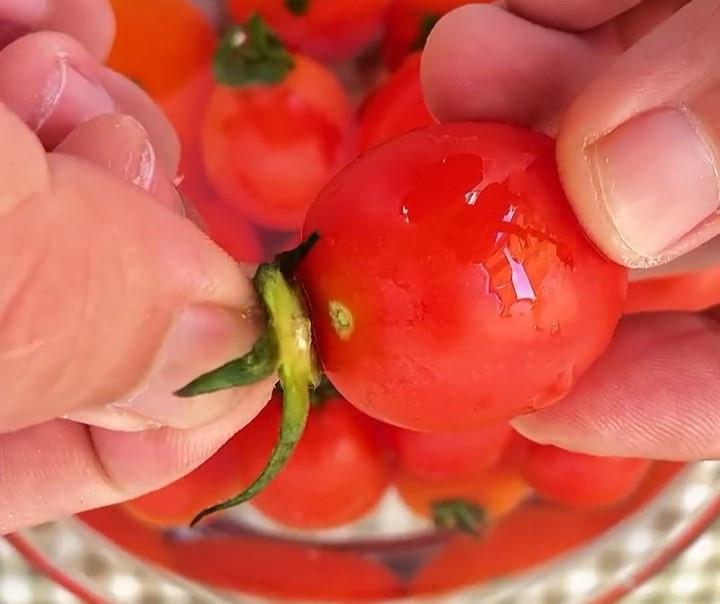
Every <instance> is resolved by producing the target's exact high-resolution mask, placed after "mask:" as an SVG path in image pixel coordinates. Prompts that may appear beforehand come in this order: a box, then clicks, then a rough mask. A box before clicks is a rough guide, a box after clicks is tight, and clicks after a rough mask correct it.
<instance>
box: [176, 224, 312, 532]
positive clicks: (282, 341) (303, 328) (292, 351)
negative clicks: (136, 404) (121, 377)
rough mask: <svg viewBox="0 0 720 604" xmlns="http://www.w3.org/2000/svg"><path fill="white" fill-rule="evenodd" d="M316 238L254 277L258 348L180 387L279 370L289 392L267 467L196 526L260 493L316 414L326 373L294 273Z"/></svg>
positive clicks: (201, 388) (196, 391) (188, 392)
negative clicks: (313, 405) (260, 319)
mask: <svg viewBox="0 0 720 604" xmlns="http://www.w3.org/2000/svg"><path fill="white" fill-rule="evenodd" d="M315 241H317V236H316V235H313V236H312V237H310V238H309V239H308V240H307V241H305V242H304V243H303V244H302V245H300V246H299V247H298V248H296V249H295V250H292V251H290V252H286V253H284V254H280V255H279V256H278V258H277V259H276V260H275V262H273V263H270V264H263V265H261V266H260V267H259V268H258V270H257V273H256V274H255V278H254V281H253V282H254V286H255V289H256V291H257V293H258V296H259V297H260V299H261V300H262V302H263V305H264V306H265V311H266V316H267V327H266V329H265V331H264V333H263V334H262V335H261V336H260V337H259V338H258V340H257V342H256V343H255V346H253V349H252V350H251V351H250V352H249V353H248V354H246V355H245V356H244V357H242V358H240V359H236V360H234V361H231V362H230V363H227V364H225V365H223V366H222V367H220V368H219V369H216V370H214V371H211V372H209V373H206V374H204V375H202V376H200V377H199V378H197V379H196V380H194V381H193V382H191V383H190V384H188V385H187V386H185V387H184V388H182V389H180V390H179V391H178V392H176V394H177V395H178V396H180V397H186V398H187V397H191V396H198V395H201V394H207V393H209V392H217V391H219V390H226V389H229V388H234V387H237V386H245V385H250V384H253V383H257V382H259V381H261V380H263V379H266V378H267V377H269V376H271V375H272V374H273V372H275V371H277V374H278V377H279V381H280V387H281V388H282V392H283V397H282V398H283V405H282V417H281V421H280V430H279V435H278V439H277V441H276V444H275V447H274V449H273V451H272V453H271V454H270V458H269V460H268V462H267V464H266V466H265V468H264V469H263V471H262V472H261V473H260V474H259V476H258V477H257V478H256V479H255V481H254V482H253V483H252V484H251V485H250V486H249V487H247V488H246V489H245V490H244V491H243V492H242V493H240V494H239V495H237V496H235V497H233V498H231V499H228V500H227V501H224V502H222V503H219V504H217V505H214V506H212V507H210V508H208V509H206V510H204V511H202V512H200V513H199V514H198V515H197V516H196V517H195V518H194V519H193V521H192V523H191V526H195V525H196V524H197V523H198V522H200V520H202V519H203V518H205V517H207V516H209V515H211V514H214V513H216V512H220V511H222V510H226V509H229V508H231V507H235V506H237V505H240V504H241V503H244V502H246V501H249V500H250V499H252V498H253V497H255V495H257V494H258V493H260V492H261V491H262V490H263V489H264V488H265V486H267V485H268V484H269V483H270V482H271V481H272V480H273V478H274V477H275V476H276V475H277V474H278V472H280V470H282V468H283V467H284V466H285V464H286V463H287V461H288V460H289V458H290V456H291V455H292V453H293V451H294V450H295V447H296V446H297V443H298V442H299V440H300V437H301V436H302V434H303V431H304V430H305V425H306V423H307V418H308V415H309V413H310V391H311V390H316V389H317V388H318V387H319V386H321V377H320V374H319V371H318V370H317V363H316V359H315V354H314V351H313V346H312V326H311V323H310V319H309V318H308V313H307V310H306V308H305V305H304V302H303V298H302V295H301V294H300V293H299V291H298V289H297V288H296V287H295V286H294V285H293V283H292V282H291V277H290V275H291V274H292V272H294V270H295V267H296V265H297V263H298V262H299V261H300V260H302V258H303V257H304V255H305V254H306V253H307V252H308V251H309V249H310V248H311V247H312V245H314V243H315ZM286 271H287V272H286Z"/></svg>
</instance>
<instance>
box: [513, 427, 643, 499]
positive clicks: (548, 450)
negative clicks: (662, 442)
mask: <svg viewBox="0 0 720 604" xmlns="http://www.w3.org/2000/svg"><path fill="white" fill-rule="evenodd" d="M510 458H511V459H512V461H513V463H514V464H515V465H516V467H517V469H518V471H519V472H520V473H521V474H522V476H523V477H524V478H525V480H527V482H528V484H529V485H530V486H531V487H533V488H534V489H535V490H536V491H537V493H538V495H540V496H541V497H544V498H545V499H548V500H550V501H553V502H555V503H560V504H563V505H567V506H571V507H575V508H580V509H595V508H604V507H608V506H611V505H614V504H618V503H620V502H622V501H624V500H626V499H627V498H628V497H630V496H631V495H633V494H634V493H635V491H636V490H637V489H638V487H639V486H640V484H641V483H642V481H643V479H644V478H645V476H646V475H647V473H648V470H649V469H650V466H651V462H650V461H648V460H646V459H625V458H619V457H596V456H593V455H584V454H582V453H574V452H572V451H566V450H564V449H560V448H558V447H553V446H551V445H539V444H537V443H534V442H531V441H529V440H527V439H525V438H523V437H521V436H519V435H517V436H516V437H515V438H513V442H512V445H511V453H510Z"/></svg>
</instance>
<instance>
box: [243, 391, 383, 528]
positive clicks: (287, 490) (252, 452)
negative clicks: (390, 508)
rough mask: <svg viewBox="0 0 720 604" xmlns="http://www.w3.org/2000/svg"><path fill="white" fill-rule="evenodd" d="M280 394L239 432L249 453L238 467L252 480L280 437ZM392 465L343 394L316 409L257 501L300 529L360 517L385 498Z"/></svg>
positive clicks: (267, 512) (368, 424)
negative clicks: (274, 476)
mask: <svg viewBox="0 0 720 604" xmlns="http://www.w3.org/2000/svg"><path fill="white" fill-rule="evenodd" d="M279 421H280V401H279V399H278V398H277V397H275V398H274V399H273V401H272V402H271V403H270V404H269V405H268V406H267V407H266V408H265V410H263V412H262V413H261V414H260V415H259V416H258V418H257V419H256V420H255V421H253V422H252V423H251V424H250V425H249V426H248V427H247V428H246V429H245V430H243V431H242V432H241V433H240V434H239V435H238V439H239V440H242V441H243V442H244V443H245V445H244V453H243V456H242V458H241V459H238V460H237V462H236V469H235V472H236V474H237V475H238V476H240V477H242V478H243V479H244V480H245V482H246V484H250V482H251V481H252V480H254V479H255V478H256V477H257V476H258V474H259V473H260V471H261V470H262V469H263V467H264V466H265V463H266V462H267V459H268V457H269V454H270V451H271V449H272V447H273V445H274V444H275V441H276V440H277V435H278V427H279ZM389 482H390V468H389V466H388V463H387V460H386V457H385V455H384V452H383V450H382V448H381V446H380V443H379V442H378V440H377V438H376V437H375V435H374V432H373V427H372V425H371V422H370V421H369V420H368V419H367V418H366V417H364V416H363V415H362V414H361V413H359V412H358V411H357V410H355V409H354V408H353V407H351V406H350V405H348V404H347V403H346V402H345V401H343V400H341V399H331V400H328V401H325V402H324V403H322V404H321V405H320V407H318V408H315V409H313V410H312V412H311V414H310V418H309V420H308V424H307V427H306V429H305V433H304V434H303V436H302V438H301V439H300V443H299V444H298V446H297V448H296V449H295V452H294V453H293V455H292V457H291V458H290V461H289V462H288V464H287V465H286V466H285V467H284V468H283V469H282V470H281V471H280V473H279V474H278V475H277V477H276V478H275V479H274V480H273V481H272V482H271V483H270V484H269V485H268V486H267V487H266V488H265V489H264V490H263V491H262V492H261V493H260V494H259V495H257V497H255V498H254V499H253V501H252V503H253V505H254V506H255V507H256V508H257V509H259V510H260V511H262V512H263V513H264V514H265V515H267V516H268V517H270V518H272V519H273V520H275V521H276V522H279V523H280V524H283V525H285V526H290V527H294V528H300V529H321V528H332V527H337V526H342V525H344V524H348V523H350V522H353V521H355V520H358V519H359V518H361V517H362V516H364V515H365V514H366V513H367V512H369V511H370V510H371V509H372V508H373V507H374V506H375V505H376V504H377V503H378V502H379V501H380V499H381V497H382V496H383V494H384V492H385V489H386V488H387V486H388V484H389Z"/></svg>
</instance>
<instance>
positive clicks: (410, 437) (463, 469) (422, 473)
mask: <svg viewBox="0 0 720 604" xmlns="http://www.w3.org/2000/svg"><path fill="white" fill-rule="evenodd" d="M390 430H391V441H392V444H393V448H394V450H395V453H396V458H397V465H398V468H399V469H400V470H401V471H403V472H407V473H409V474H412V475H413V476H416V477H417V478H424V479H429V480H438V479H439V480H464V479H472V478H477V477H479V476H481V475H483V474H484V473H485V472H486V471H487V470H488V469H490V468H491V467H493V466H494V465H496V464H497V463H498V462H499V461H500V458H501V457H502V454H503V452H504V450H505V448H506V446H507V444H508V442H509V441H510V436H511V435H512V428H511V427H510V425H509V424H507V423H505V422H501V423H496V424H490V425H488V426H486V427H484V428H482V429H480V430H473V431H471V432H462V433H460V434H456V433H451V434H441V433H426V432H415V431H412V430H403V429H402V428H394V429H393V428H390Z"/></svg>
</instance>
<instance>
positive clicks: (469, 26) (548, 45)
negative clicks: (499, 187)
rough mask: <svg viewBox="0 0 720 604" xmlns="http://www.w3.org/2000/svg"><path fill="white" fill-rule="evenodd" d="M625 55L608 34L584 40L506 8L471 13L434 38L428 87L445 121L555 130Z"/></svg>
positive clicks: (450, 18)
mask: <svg viewBox="0 0 720 604" xmlns="http://www.w3.org/2000/svg"><path fill="white" fill-rule="evenodd" d="M458 48H461V49H462V52H458ZM619 52H620V46H619V42H618V40H617V38H616V37H615V36H611V35H608V34H606V33H603V32H600V33H598V34H593V35H588V36H577V35H574V34H569V33H565V32H559V31H555V30H552V29H547V28H545V27H542V26H540V25H537V24H534V23H531V22H529V21H526V20H525V19H522V18H521V17H518V16H516V15H513V14H511V13H508V12H506V11H504V10H503V9H501V8H500V7H498V6H494V5H481V4H478V5H469V6H466V7H463V8H460V9H457V10H455V11H453V12H451V13H449V14H447V15H446V16H445V17H444V18H443V19H441V20H440V22H439V23H438V24H437V25H436V27H435V28H434V29H433V31H432V33H431V34H430V37H429V39H428V42H427V46H426V48H425V53H424V57H423V64H422V77H423V85H424V89H425V95H426V98H427V102H428V106H429V107H430V109H431V111H432V112H433V113H434V114H435V115H436V116H437V117H438V118H439V119H440V120H443V121H452V120H466V119H482V120H489V121H505V122H512V123H518V124H524V125H532V126H537V125H541V126H544V127H546V128H549V129H552V123H553V122H554V120H555V118H556V116H557V115H559V114H560V113H561V112H562V110H563V109H564V108H565V107H566V106H567V105H568V103H569V102H570V100H571V99H573V98H574V97H575V96H576V95H577V94H578V92H579V91H580V90H581V89H582V87H583V86H585V85H586V83H587V82H588V81H589V79H591V78H592V77H594V76H595V75H597V74H598V73H600V71H601V70H603V69H604V68H605V67H606V66H607V64H608V63H609V62H610V61H611V60H612V59H613V58H614V57H615V56H616V55H617V54H618V53H619Z"/></svg>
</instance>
